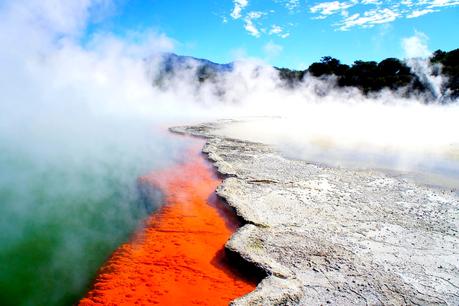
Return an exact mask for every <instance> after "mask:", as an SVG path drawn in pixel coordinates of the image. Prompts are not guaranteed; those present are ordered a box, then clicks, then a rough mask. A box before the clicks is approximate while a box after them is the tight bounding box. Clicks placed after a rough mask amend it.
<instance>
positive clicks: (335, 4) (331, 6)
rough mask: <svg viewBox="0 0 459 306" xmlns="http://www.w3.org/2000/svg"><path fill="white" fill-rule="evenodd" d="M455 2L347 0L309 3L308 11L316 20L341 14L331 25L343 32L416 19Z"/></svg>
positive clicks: (455, 4)
mask: <svg viewBox="0 0 459 306" xmlns="http://www.w3.org/2000/svg"><path fill="white" fill-rule="evenodd" d="M457 5H459V1H458V0H419V1H411V0H402V1H394V0H388V1H380V0H350V1H328V2H319V3H317V4H315V5H313V6H311V7H310V8H309V11H310V12H311V13H312V14H313V15H315V16H314V17H313V19H316V20H323V19H327V18H330V17H332V16H341V20H339V21H338V22H336V23H334V26H336V27H338V30H341V31H346V30H349V29H351V28H353V27H362V28H370V27H373V26H374V25H376V24H383V23H390V22H393V21H395V20H397V19H399V18H417V17H421V16H423V15H426V14H431V13H434V12H438V11H439V10H440V9H441V8H446V7H453V6H457Z"/></svg>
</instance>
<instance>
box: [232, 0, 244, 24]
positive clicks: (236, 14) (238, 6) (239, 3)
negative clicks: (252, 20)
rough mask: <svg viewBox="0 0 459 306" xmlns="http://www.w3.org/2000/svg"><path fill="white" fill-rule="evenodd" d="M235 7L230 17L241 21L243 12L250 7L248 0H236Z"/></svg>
mask: <svg viewBox="0 0 459 306" xmlns="http://www.w3.org/2000/svg"><path fill="white" fill-rule="evenodd" d="M233 3H234V7H233V11H232V12H231V14H230V16H231V17H233V19H239V18H241V17H242V15H241V12H242V10H243V9H244V8H245V7H246V6H247V5H249V1H248V0H234V1H233Z"/></svg>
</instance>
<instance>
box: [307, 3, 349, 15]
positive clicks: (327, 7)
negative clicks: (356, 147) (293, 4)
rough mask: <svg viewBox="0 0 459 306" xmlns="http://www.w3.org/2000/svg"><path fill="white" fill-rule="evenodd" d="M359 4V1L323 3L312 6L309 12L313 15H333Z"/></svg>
mask: <svg viewBox="0 0 459 306" xmlns="http://www.w3.org/2000/svg"><path fill="white" fill-rule="evenodd" d="M356 4H357V1H350V2H339V1H331V2H321V3H319V4H316V5H314V6H312V7H311V8H310V9H309V11H310V12H311V13H318V14H320V15H322V16H324V15H325V16H326V15H333V14H335V13H338V12H342V11H343V10H346V9H348V8H350V7H353V6H354V5H356Z"/></svg>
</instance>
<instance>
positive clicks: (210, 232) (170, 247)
mask: <svg viewBox="0 0 459 306" xmlns="http://www.w3.org/2000/svg"><path fill="white" fill-rule="evenodd" d="M202 146H203V141H201V140H199V141H198V140H196V143H195V144H194V145H193V146H192V147H191V149H190V150H188V151H187V159H186V161H184V162H181V163H178V164H177V165H175V166H173V167H167V168H164V169H163V170H161V171H155V172H152V173H151V174H149V175H146V176H144V177H142V178H141V181H142V184H150V185H152V186H157V187H158V188H160V190H161V191H162V192H163V194H164V201H165V204H166V205H165V206H163V207H162V208H161V209H160V210H159V211H158V212H157V213H155V214H153V215H152V216H151V217H149V218H148V219H147V220H146V222H145V226H144V228H142V229H140V230H139V231H138V232H137V235H136V236H135V237H134V238H133V239H132V241H130V242H129V243H126V244H123V245H122V246H120V247H119V248H118V249H117V251H116V252H115V253H114V254H113V255H112V257H111V258H110V260H109V261H108V262H107V263H106V264H105V265H104V266H103V268H102V269H101V271H100V273H99V276H98V278H97V280H96V282H95V284H94V285H93V288H92V290H91V291H90V292H89V293H88V294H87V295H86V298H84V299H83V300H81V302H80V305H82V306H83V305H84V306H86V305H134V304H136V305H153V304H158V305H189V304H194V305H228V303H229V302H230V301H231V300H233V299H235V298H237V297H240V296H242V295H245V294H247V293H249V292H250V291H252V290H253V289H255V286H256V281H257V280H256V279H247V278H246V277H245V276H243V275H241V274H240V272H238V270H236V269H234V268H233V267H232V263H231V262H230V261H229V259H228V257H227V255H226V254H225V251H224V245H225V243H226V241H227V240H228V239H229V237H230V236H231V234H232V233H233V232H234V231H235V230H236V228H237V227H238V226H239V225H240V224H239V222H238V220H237V218H236V216H235V214H234V213H233V212H232V211H231V210H229V207H228V206H227V205H226V204H224V203H223V202H222V201H220V200H219V199H218V198H217V197H216V194H215V192H214V191H215V189H216V187H217V186H218V185H219V184H220V183H221V179H219V178H218V177H216V175H215V174H216V173H215V170H214V169H213V168H212V166H211V165H210V163H209V162H207V161H206V160H205V157H204V156H203V154H202V153H201V148H202Z"/></svg>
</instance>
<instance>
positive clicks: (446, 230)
mask: <svg viewBox="0 0 459 306" xmlns="http://www.w3.org/2000/svg"><path fill="white" fill-rule="evenodd" d="M225 124H231V121H221V122H217V123H208V124H201V125H196V126H187V127H178V128H172V129H171V130H172V131H173V132H176V133H182V134H191V135H194V136H200V137H205V138H207V143H206V145H205V147H204V149H203V152H205V153H206V154H208V156H209V159H210V160H211V161H213V162H214V164H215V166H216V167H217V169H218V171H219V172H220V173H222V174H223V175H225V176H226V179H225V180H224V181H223V183H222V184H221V185H220V186H219V187H218V189H217V193H218V195H219V196H221V197H223V198H224V199H226V201H227V202H228V204H229V205H231V206H232V207H233V208H234V209H235V211H236V212H237V214H238V215H239V216H240V217H241V218H243V219H244V220H245V221H246V225H244V226H243V227H241V228H240V229H239V230H238V231H237V232H236V233H235V234H234V235H233V236H232V237H231V239H230V240H229V241H228V242H227V244H226V248H227V249H228V250H229V251H231V252H236V253H238V254H239V255H240V256H241V257H242V258H243V259H245V260H246V261H248V262H250V263H252V264H253V265H255V266H257V267H258V268H261V269H263V270H264V271H265V272H266V273H267V275H268V276H267V277H266V278H265V279H264V280H263V281H262V282H261V283H260V284H259V285H258V286H257V288H256V290H255V291H253V292H251V293H250V294H248V295H246V296H243V297H241V298H239V299H237V300H235V301H233V302H232V304H233V305H326V304H331V305H459V237H458V229H459V197H458V195H457V193H455V192H452V191H451V190H449V191H448V190H440V189H434V188H431V187H427V186H422V185H418V184H415V183H413V182H411V181H408V180H406V179H403V178H400V177H392V176H389V175H386V174H384V173H382V172H378V171H371V170H351V169H341V168H331V167H326V166H323V165H316V164H312V163H308V162H305V161H298V160H289V159H286V158H284V157H282V156H281V154H280V153H278V152H276V150H275V149H273V148H272V147H270V146H268V145H265V144H261V143H253V142H247V141H242V140H238V139H230V138H226V137H223V136H219V135H218V133H217V131H218V130H219V129H220V128H221V127H222V126H223V125H225Z"/></svg>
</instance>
